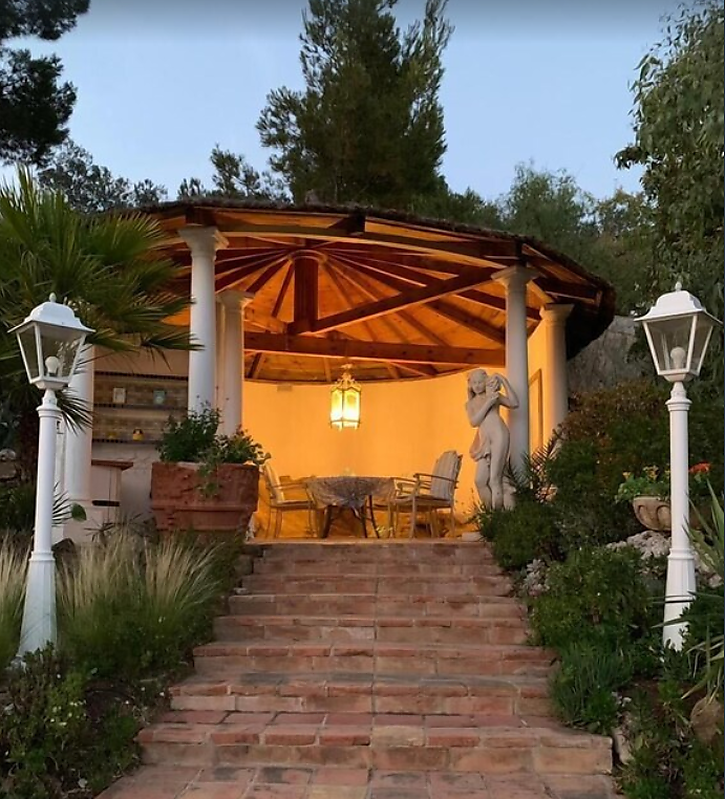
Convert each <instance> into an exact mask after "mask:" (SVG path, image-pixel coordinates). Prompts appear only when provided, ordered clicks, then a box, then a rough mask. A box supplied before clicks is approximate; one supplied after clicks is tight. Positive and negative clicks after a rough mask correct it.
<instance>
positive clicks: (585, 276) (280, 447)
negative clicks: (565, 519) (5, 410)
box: [62, 198, 614, 513]
mask: <svg viewBox="0 0 725 799" xmlns="http://www.w3.org/2000/svg"><path fill="white" fill-rule="evenodd" d="M141 210H142V211H143V212H144V213H148V214H150V215H152V216H153V217H154V218H156V219H157V220H158V222H159V224H160V226H161V228H162V230H163V232H164V238H163V241H162V242H161V244H160V246H159V248H158V254H159V255H160V256H164V257H168V258H171V259H173V260H174V261H176V262H177V263H178V264H180V265H181V266H182V267H183V270H182V276H183V277H182V282H181V284H180V285H179V286H177V287H176V288H177V289H178V290H179V291H182V292H186V293H188V294H189V295H190V296H191V298H192V300H193V303H192V305H191V306H190V309H189V312H187V313H186V314H184V315H183V316H180V317H178V318H174V319H173V320H171V321H172V322H173V323H174V324H178V325H184V326H188V327H189V328H190V331H191V333H192V335H193V337H194V339H195V340H196V341H197V342H198V343H199V344H200V345H201V348H200V349H198V350H195V351H192V352H190V353H169V357H168V359H167V360H166V361H165V362H160V361H158V360H157V361H155V362H152V361H151V360H150V359H149V358H148V357H147V356H138V357H136V358H133V359H130V358H129V357H128V356H126V357H124V358H121V357H119V356H117V355H111V354H107V355H106V354H103V353H98V354H97V357H96V359H95V362H94V367H93V368H88V369H86V370H85V371H84V372H82V373H81V374H79V375H77V376H76V378H75V379H74V383H73V387H74V388H75V390H76V391H77V392H78V393H79V394H80V395H81V396H83V397H84V398H86V399H87V400H88V401H89V402H90V403H91V404H93V403H94V402H95V406H96V422H95V425H94V430H92V431H91V430H88V431H83V432H77V433H73V432H71V431H68V433H67V434H66V437H65V438H66V442H65V446H64V448H63V449H64V454H63V455H62V457H63V458H64V459H65V464H66V468H65V469H64V470H63V471H64V473H65V476H66V479H65V485H64V490H65V491H66V493H67V494H68V496H69V497H70V498H71V499H72V500H74V501H78V502H81V503H82V504H84V505H87V506H88V505H90V502H91V501H92V500H93V499H94V496H93V495H95V494H98V491H99V488H98V486H97V483H98V479H96V480H95V483H96V485H94V477H93V475H92V471H93V470H92V468H91V459H92V458H93V459H94V460H95V462H96V465H98V464H105V466H101V467H99V468H101V469H105V471H104V472H103V476H102V477H101V478H100V479H101V481H102V482H103V483H104V485H107V487H108V491H110V492H111V493H113V492H114V491H115V495H116V496H118V497H120V503H121V509H122V510H126V511H128V512H134V513H143V512H144V511H146V510H148V472H149V469H150V463H151V462H152V461H153V460H154V459H155V457H156V456H155V451H154V448H153V447H151V446H149V444H151V443H153V435H152V433H153V431H154V430H156V431H158V425H159V423H160V422H162V421H163V420H164V419H165V418H166V416H167V415H168V413H167V411H166V408H167V406H168V405H169V404H170V402H171V399H172V398H176V401H177V404H181V405H183V407H188V408H189V409H199V408H200V407H202V406H203V405H205V404H208V405H211V406H214V407H218V408H219V409H220V410H221V413H222V425H223V429H224V431H225V432H232V431H234V430H235V429H236V428H237V427H238V426H239V425H240V424H242V423H243V425H244V427H245V428H247V429H248V430H249V431H250V432H251V433H252V435H254V437H255V438H257V439H258V440H259V441H261V443H262V444H263V445H264V446H265V448H266V449H268V450H269V451H270V452H271V453H272V456H273V458H274V460H275V463H277V464H278V470H281V471H283V472H284V473H289V474H295V473H296V474H311V473H316V474H318V475H319V474H334V473H340V472H341V471H342V470H345V469H347V470H355V471H356V472H357V473H359V474H405V473H412V472H414V471H418V470H420V471H428V470H429V467H430V465H431V463H432V461H433V459H434V458H435V457H436V456H437V455H438V454H439V453H440V451H443V450H445V449H452V448H455V449H457V450H458V451H459V452H462V453H464V455H465V453H467V451H468V446H469V444H470V439H471V437H472V430H471V428H470V427H469V426H468V424H467V420H466V419H465V414H464V412H463V405H464V403H465V399H466V381H465V375H463V374H461V373H462V372H465V371H467V370H470V369H472V368H474V367H478V366H480V367H483V368H485V369H487V370H494V371H502V372H505V374H506V375H507V377H508V379H509V381H510V383H511V385H512V386H513V387H514V389H515V390H516V392H517V394H518V396H519V399H520V405H519V408H518V409H516V410H514V411H511V412H510V414H509V419H508V422H509V427H510V430H511V455H512V461H513V462H514V463H520V461H521V458H522V457H523V455H524V454H525V453H528V452H530V451H531V450H532V449H533V448H536V447H538V446H541V445H542V444H543V443H544V442H546V441H547V440H548V439H549V437H550V435H551V433H552V432H553V431H554V430H555V429H556V427H557V426H558V425H559V424H560V423H561V422H562V420H563V419H564V417H565V415H566V413H567V405H568V391H567V379H566V362H567V358H570V357H572V356H573V355H574V354H576V353H577V352H578V351H579V350H581V349H582V348H583V347H584V346H586V345H587V344H588V343H589V342H591V341H592V340H594V339H596V338H597V337H598V336H599V335H600V334H601V333H602V332H603V331H604V330H605V329H606V328H607V326H608V325H609V324H610V322H611V321H612V318H613V314H614V290H613V289H612V287H611V286H610V285H609V284H608V283H606V282H605V281H604V280H602V279H601V278H599V277H596V276H594V275H592V274H590V273H588V272H587V271H585V269H583V268H582V267H581V266H579V265H578V264H577V263H576V262H574V261H573V260H572V259H570V258H568V257H566V256H565V255H563V254H561V253H559V252H557V251H556V250H554V249H552V248H551V247H549V246H547V245H545V244H544V243H542V242H539V241H536V240H534V239H532V238H528V237H525V236H516V235H512V234H508V233H503V232H500V231H493V230H484V229H480V228H475V227H470V226H465V225H459V224H454V223H449V222H441V221H435V220H430V219H421V218H416V217H413V216H410V215H408V214H405V213H401V212H395V211H380V210H373V209H369V208H362V207H352V206H350V207H348V206H345V207H328V206H323V205H317V204H316V205H289V206H287V205H274V204H262V203H257V202H250V201H234V200H228V199H218V198H198V199H190V200H185V201H179V202H171V203H165V204H162V205H158V206H154V207H148V208H144V209H141ZM343 363H351V364H352V370H353V374H354V377H355V379H356V380H357V381H358V382H359V383H361V385H362V387H363V409H362V415H363V419H362V423H361V425H360V428H359V429H358V430H354V431H342V432H339V431H334V430H332V429H331V428H330V426H329V421H328V415H327V414H328V410H329V390H330V387H331V384H332V383H333V382H334V381H335V379H336V378H337V377H339V375H340V368H341V365H342V364H343ZM94 371H95V374H94ZM124 375H125V376H126V380H125V382H124V379H123V376H124ZM143 386H145V387H146V389H147V390H146V393H145V394H144V393H143V392H141V388H142V387H143ZM134 392H135V393H134ZM139 392H141V393H139ZM132 396H133V397H136V399H135V400H134V401H129V398H131V397H132ZM109 420H110V421H109ZM109 424H111V425H112V424H117V425H118V430H116V431H112V430H109V429H108V425H109ZM103 425H106V428H103ZM130 427H133V429H134V431H135V433H133V435H132V431H131V430H130ZM139 431H140V432H139ZM112 433H114V434H113V435H112ZM467 461H468V458H467V456H466V457H464V463H466V462H467ZM116 462H118V463H124V464H125V465H126V466H130V468H128V469H127V470H126V471H125V472H124V473H123V474H122V473H121V472H122V471H123V469H122V468H121V467H118V468H114V467H113V465H112V464H113V463H116ZM131 464H132V465H131ZM124 468H125V467H124ZM472 474H473V467H472V464H468V465H467V466H464V471H463V473H462V476H461V490H460V492H459V502H460V504H461V507H462V508H465V507H468V506H470V504H471V501H472V485H473V484H472ZM107 493H108V492H107Z"/></svg>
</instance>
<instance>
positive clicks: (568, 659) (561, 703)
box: [550, 643, 633, 735]
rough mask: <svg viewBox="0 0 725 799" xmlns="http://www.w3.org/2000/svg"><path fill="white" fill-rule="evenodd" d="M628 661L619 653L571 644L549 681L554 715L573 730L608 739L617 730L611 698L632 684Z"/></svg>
mask: <svg viewBox="0 0 725 799" xmlns="http://www.w3.org/2000/svg"><path fill="white" fill-rule="evenodd" d="M632 674H633V669H632V663H631V661H630V659H629V658H628V657H627V656H626V655H625V654H623V653H622V652H621V651H615V650H611V649H603V648H601V647H596V646H592V645H591V644H589V643H574V644H572V645H571V646H569V647H567V648H566V649H565V650H564V651H563V652H562V653H561V663H560V665H559V669H558V670H557V671H556V672H555V674H554V675H553V676H552V678H551V680H550V692H551V698H552V701H553V702H554V707H555V708H556V711H557V715H558V716H559V717H560V718H561V719H562V720H563V721H565V722H566V723H567V724H570V725H572V726H574V727H584V728H586V729H587V730H589V732H593V733H601V734H603V735H609V734H610V733H611V731H612V729H613V728H614V727H615V726H616V723H617V716H618V712H619V702H618V700H617V698H616V696H615V694H614V692H615V691H617V690H619V689H620V688H622V687H623V686H624V685H627V683H628V682H629V681H630V680H631V678H632Z"/></svg>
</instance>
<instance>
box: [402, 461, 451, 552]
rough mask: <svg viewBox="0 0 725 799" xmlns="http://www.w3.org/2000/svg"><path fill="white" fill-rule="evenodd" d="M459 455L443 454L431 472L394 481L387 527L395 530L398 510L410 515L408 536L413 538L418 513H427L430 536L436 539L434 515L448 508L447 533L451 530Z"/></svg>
mask: <svg viewBox="0 0 725 799" xmlns="http://www.w3.org/2000/svg"><path fill="white" fill-rule="evenodd" d="M462 460H463V456H462V455H459V454H458V453H457V452H456V451H455V450H447V451H446V452H444V453H443V454H442V455H441V456H440V457H439V458H438V460H437V461H436V462H435V465H434V466H433V471H432V472H430V473H427V472H416V474H414V475H413V477H412V479H405V478H399V477H396V478H395V494H394V496H393V498H392V499H391V501H390V507H389V512H390V519H391V527H392V528H393V529H396V528H397V526H398V517H399V514H400V512H401V511H403V512H407V513H410V532H409V537H410V538H413V536H414V535H415V524H416V519H417V516H418V513H419V512H421V511H422V512H425V513H426V514H427V518H426V521H427V524H428V529H429V530H430V534H431V537H432V536H434V535H435V536H436V537H440V528H439V527H438V516H437V513H438V511H439V510H441V509H446V508H448V509H449V510H450V512H451V531H454V530H455V526H456V517H455V513H454V502H455V492H456V486H457V485H458V475H459V473H460V471H461V461H462Z"/></svg>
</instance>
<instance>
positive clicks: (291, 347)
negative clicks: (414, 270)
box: [244, 332, 504, 366]
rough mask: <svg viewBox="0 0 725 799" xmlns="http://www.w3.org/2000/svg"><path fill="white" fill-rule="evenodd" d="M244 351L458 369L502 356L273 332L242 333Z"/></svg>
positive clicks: (501, 361)
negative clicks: (457, 366) (436, 365)
mask: <svg viewBox="0 0 725 799" xmlns="http://www.w3.org/2000/svg"><path fill="white" fill-rule="evenodd" d="M244 349H245V350H247V351H250V352H269V353H277V354H280V355H282V354H296V355H309V356H312V357H319V358H355V359H358V360H367V361H392V362H395V363H401V364H402V363H420V364H437V363H441V364H449V365H450V364H454V365H460V366H480V365H487V366H503V364H504V353H503V350H501V349H500V348H498V349H476V348H470V349H469V348H465V347H432V346H428V345H424V344H404V343H400V344H398V343H389V342H378V341H375V342H373V341H359V340H355V339H347V338H334V339H330V338H322V337H317V336H290V335H278V334H276V333H252V332H249V333H247V334H245V337H244Z"/></svg>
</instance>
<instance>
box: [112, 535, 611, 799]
mask: <svg viewBox="0 0 725 799" xmlns="http://www.w3.org/2000/svg"><path fill="white" fill-rule="evenodd" d="M215 631H216V637H215V640H214V641H213V642H212V643H211V644H207V645H205V646H201V647H198V648H197V650H196V651H195V666H196V674H195V675H194V676H192V677H190V678H189V679H187V680H185V681H184V682H183V683H181V684H179V685H177V686H174V687H173V688H172V691H171V693H172V710H171V711H170V712H169V713H167V714H166V715H165V716H163V717H161V718H160V719H158V720H157V722H156V723H155V724H153V725H151V726H150V727H148V728H146V729H144V730H142V731H141V733H140V734H139V737H138V740H139V742H140V744H141V746H142V750H143V757H144V761H145V763H146V764H147V765H145V766H143V767H141V768H140V769H139V770H138V771H137V772H135V773H134V774H132V775H130V776H128V777H125V778H124V779H122V780H120V781H119V782H117V783H116V784H114V785H113V786H111V787H110V788H109V789H108V790H107V791H105V792H104V793H103V794H102V799H177V797H185V798H186V797H195V799H271V798H272V797H277V798H278V799H454V798H455V797H458V799H462V797H467V798H468V799H614V797H615V794H614V791H613V789H612V786H611V780H610V779H609V777H608V776H607V774H608V772H609V771H610V770H611V765H612V758H611V741H610V740H609V739H608V738H604V737H601V736H593V735H588V734H586V733H583V732H580V731H575V730H570V729H567V728H564V727H562V726H561V725H559V724H558V723H557V722H556V721H554V720H553V719H552V718H551V714H550V708H549V704H548V698H547V692H546V681H547V674H548V672H549V669H550V667H551V666H550V664H551V654H550V653H547V652H545V651H544V650H541V649H537V648H535V647H530V646H528V645H526V643H525V640H526V634H527V629H526V619H525V614H524V612H523V610H522V608H521V606H520V605H519V603H518V602H517V601H516V599H515V598H514V597H513V596H511V585H510V583H509V581H508V578H507V577H506V576H505V575H504V574H502V572H501V571H500V570H499V569H498V567H497V566H496V565H495V563H494V562H493V559H492V557H491V555H490V552H489V551H488V549H487V548H486V547H485V546H483V545H481V544H466V543H459V542H447V541H446V542H439V541H436V542H421V541H415V542H405V543H401V542H380V543H378V544H375V543H372V542H365V543H364V544H362V543H347V544H338V545H336V546H332V545H330V544H329V543H328V544H327V545H326V546H324V545H323V546H315V545H314V544H299V543H296V544H281V543H280V544H275V545H271V546H268V547H265V554H264V557H263V558H262V559H261V561H258V562H257V563H256V564H255V573H254V574H253V575H251V576H250V577H249V578H247V579H246V580H245V583H244V587H243V590H242V591H241V592H240V593H238V594H237V595H236V596H233V597H231V598H230V613H229V614H228V615H226V616H223V617H220V618H219V619H217V621H216V626H215Z"/></svg>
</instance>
